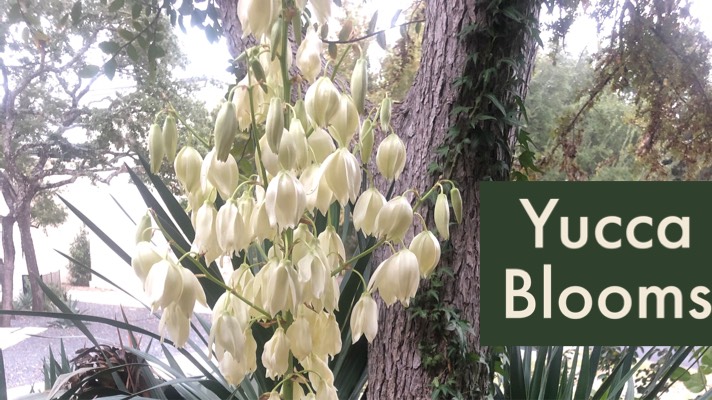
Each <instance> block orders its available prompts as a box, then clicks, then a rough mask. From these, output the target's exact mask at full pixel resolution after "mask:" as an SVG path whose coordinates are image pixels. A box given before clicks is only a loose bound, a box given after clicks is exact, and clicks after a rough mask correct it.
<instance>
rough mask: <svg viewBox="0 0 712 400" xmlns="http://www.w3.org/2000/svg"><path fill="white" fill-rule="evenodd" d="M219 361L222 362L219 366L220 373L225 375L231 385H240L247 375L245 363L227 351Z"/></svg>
mask: <svg viewBox="0 0 712 400" xmlns="http://www.w3.org/2000/svg"><path fill="white" fill-rule="evenodd" d="M219 361H220V364H219V365H218V368H219V369H220V373H221V374H223V376H224V377H225V380H226V381H227V382H228V383H229V384H231V385H235V386H239V385H240V383H242V381H243V380H244V379H245V375H247V371H246V370H245V366H244V364H243V363H242V362H240V361H241V360H239V359H236V358H235V357H233V356H232V354H230V353H227V352H225V353H224V355H223V357H222V359H220V360H219Z"/></svg>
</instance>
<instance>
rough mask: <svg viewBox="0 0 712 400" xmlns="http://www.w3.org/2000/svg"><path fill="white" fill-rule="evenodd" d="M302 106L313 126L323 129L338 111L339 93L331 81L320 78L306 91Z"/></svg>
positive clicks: (323, 77)
mask: <svg viewBox="0 0 712 400" xmlns="http://www.w3.org/2000/svg"><path fill="white" fill-rule="evenodd" d="M304 105H305V106H306V109H307V114H308V115H309V116H310V117H311V119H312V121H314V124H315V125H316V126H318V127H325V126H326V125H328V124H329V123H330V122H331V119H332V118H333V117H334V115H336V113H337V112H338V111H339V107H340V95H339V91H338V90H337V89H336V86H334V83H333V82H331V79H329V78H327V77H325V76H322V77H321V78H319V79H317V80H316V82H314V83H312V85H311V86H309V89H307V93H306V96H305V98H304Z"/></svg>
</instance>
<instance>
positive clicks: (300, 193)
mask: <svg viewBox="0 0 712 400" xmlns="http://www.w3.org/2000/svg"><path fill="white" fill-rule="evenodd" d="M306 205H307V198H306V195H305V194H304V187H303V186H302V184H301V182H299V180H298V179H297V178H295V177H294V175H292V174H291V173H290V172H287V171H280V172H279V173H278V174H277V176H275V177H274V178H272V180H271V181H270V182H269V185H268V186H267V191H266V193H265V207H266V211H267V216H268V217H269V223H270V225H272V226H273V227H278V230H279V231H281V230H283V229H285V228H295V227H296V226H297V225H299V220H300V219H301V217H302V215H303V214H304V210H305V209H306Z"/></svg>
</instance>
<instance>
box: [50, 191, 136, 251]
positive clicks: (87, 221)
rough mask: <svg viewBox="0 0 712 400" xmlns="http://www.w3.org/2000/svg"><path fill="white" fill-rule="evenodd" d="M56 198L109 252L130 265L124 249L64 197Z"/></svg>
mask: <svg viewBox="0 0 712 400" xmlns="http://www.w3.org/2000/svg"><path fill="white" fill-rule="evenodd" d="M57 197H59V199H60V200H62V203H64V205H65V206H67V208H69V210H70V211H71V212H73V213H74V215H76V216H77V218H79V219H80V220H81V221H82V222H83V223H84V225H86V226H87V227H88V228H89V229H91V231H92V232H94V234H96V236H98V237H99V239H101V241H102V242H104V243H105V244H106V245H107V246H109V248H110V249H111V250H113V251H114V253H116V255H117V256H119V257H120V258H121V259H122V260H124V261H125V262H126V264H128V265H131V256H129V255H128V254H127V253H126V252H125V251H124V249H122V248H121V246H119V245H118V244H116V242H114V241H113V240H111V238H110V237H109V236H108V235H107V234H105V233H104V232H103V231H102V230H101V229H99V227H98V226H96V224H94V223H93V222H92V221H91V220H90V219H89V218H87V216H86V215H84V214H83V213H82V212H81V211H79V210H78V209H77V208H76V207H74V206H73V205H72V204H71V203H70V202H69V201H67V200H66V199H65V198H64V197H62V196H60V195H57Z"/></svg>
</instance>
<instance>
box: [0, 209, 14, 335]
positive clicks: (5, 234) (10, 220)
mask: <svg viewBox="0 0 712 400" xmlns="http://www.w3.org/2000/svg"><path fill="white" fill-rule="evenodd" d="M14 226H15V218H14V217H12V216H11V215H8V216H6V217H2V250H3V255H4V257H3V260H2V302H1V303H0V308H1V309H3V310H12V293H13V278H14V276H15V241H14V240H13V228H14ZM9 326H10V316H9V315H2V316H0V327H9Z"/></svg>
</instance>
